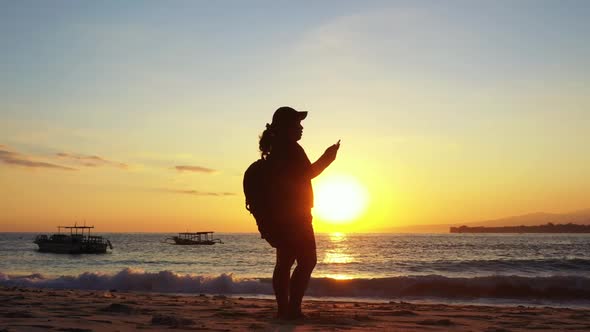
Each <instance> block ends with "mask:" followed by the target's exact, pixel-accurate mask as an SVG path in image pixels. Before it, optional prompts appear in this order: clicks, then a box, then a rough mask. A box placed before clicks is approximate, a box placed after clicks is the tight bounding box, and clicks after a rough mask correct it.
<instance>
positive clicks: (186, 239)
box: [164, 232, 223, 245]
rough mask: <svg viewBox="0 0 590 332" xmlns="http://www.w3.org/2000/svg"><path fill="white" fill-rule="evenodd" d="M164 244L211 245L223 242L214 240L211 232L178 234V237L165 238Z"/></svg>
mask: <svg viewBox="0 0 590 332" xmlns="http://www.w3.org/2000/svg"><path fill="white" fill-rule="evenodd" d="M171 241H172V242H171ZM164 243H169V244H179V245H212V244H215V243H223V242H222V241H221V240H220V239H214V238H213V232H194V233H189V232H185V233H178V236H173V237H169V238H166V239H165V240H164Z"/></svg>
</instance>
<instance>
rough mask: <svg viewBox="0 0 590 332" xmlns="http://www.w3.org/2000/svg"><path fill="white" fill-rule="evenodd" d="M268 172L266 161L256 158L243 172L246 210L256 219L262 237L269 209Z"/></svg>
mask: <svg viewBox="0 0 590 332" xmlns="http://www.w3.org/2000/svg"><path fill="white" fill-rule="evenodd" d="M270 183H271V180H270V172H269V165H268V161H267V160H265V159H262V158H261V159H258V160H256V161H255V162H253V163H252V164H251V165H250V166H249V167H248V168H247V169H246V172H244V181H243V186H244V196H246V210H248V211H250V213H251V214H252V215H253V216H254V219H256V225H257V226H258V231H259V232H260V234H261V235H262V237H264V234H265V233H266V231H267V228H268V225H267V224H268V222H269V220H268V219H269V217H268V216H269V211H270V209H271V206H270V204H271V202H270V198H271V193H270Z"/></svg>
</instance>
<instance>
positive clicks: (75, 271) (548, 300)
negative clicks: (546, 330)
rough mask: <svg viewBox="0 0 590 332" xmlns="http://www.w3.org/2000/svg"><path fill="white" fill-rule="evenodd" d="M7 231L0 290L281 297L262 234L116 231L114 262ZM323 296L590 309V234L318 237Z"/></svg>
mask: <svg viewBox="0 0 590 332" xmlns="http://www.w3.org/2000/svg"><path fill="white" fill-rule="evenodd" d="M35 235H36V234H33V233H0V285H1V286H7V287H12V286H17V287H23V286H30V287H45V288H61V289H64V288H65V289H96V290H113V289H116V290H119V291H140V292H166V293H176V294H187V295H190V294H201V293H208V294H226V295H249V296H261V297H271V296H272V294H273V293H272V287H271V279H270V278H271V276H272V271H273V267H274V260H275V252H274V249H273V248H271V247H270V246H269V245H268V244H267V243H266V242H265V241H264V240H262V239H260V237H259V235H258V234H236V233H216V234H215V235H216V237H219V238H220V239H221V240H222V241H223V242H224V243H223V244H215V245H212V246H177V245H170V244H165V243H162V242H161V241H162V240H164V239H165V238H166V237H169V236H172V235H175V234H171V233H106V234H98V235H103V236H105V237H106V238H108V239H109V240H110V241H111V242H112V243H113V246H114V250H112V251H110V252H109V253H107V254H99V255H93V254H84V255H63V254H51V253H40V252H38V251H37V250H36V249H37V246H36V245H35V244H34V243H33V242H32V241H33V238H34V237H35ZM316 241H317V245H318V264H317V266H316V269H315V270H314V273H313V275H312V280H311V282H310V286H309V289H308V292H307V294H308V295H309V296H311V297H316V298H329V299H346V300H351V299H352V300H359V301H361V300H362V301H366V300H374V301H427V302H428V301H436V302H462V303H485V304H495V303H501V304H505V303H518V304H530V305H566V306H572V305H575V306H589V305H590V234H343V233H333V234H317V236H316Z"/></svg>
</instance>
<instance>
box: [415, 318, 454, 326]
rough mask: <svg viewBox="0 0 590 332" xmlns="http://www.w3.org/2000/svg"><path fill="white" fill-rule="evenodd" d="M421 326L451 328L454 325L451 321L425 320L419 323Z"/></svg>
mask: <svg viewBox="0 0 590 332" xmlns="http://www.w3.org/2000/svg"><path fill="white" fill-rule="evenodd" d="M417 324H420V325H435V326H451V325H454V324H455V323H453V322H452V321H451V320H450V319H425V320H421V321H419V322H417Z"/></svg>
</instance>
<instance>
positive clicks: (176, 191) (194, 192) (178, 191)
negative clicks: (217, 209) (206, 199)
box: [159, 189, 236, 197]
mask: <svg viewBox="0 0 590 332" xmlns="http://www.w3.org/2000/svg"><path fill="white" fill-rule="evenodd" d="M159 191H163V192H167V193H173V194H185V195H194V196H217V197H222V196H236V193H230V192H210V191H199V190H190V189H189V190H183V189H159Z"/></svg>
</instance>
